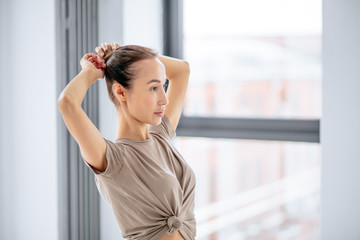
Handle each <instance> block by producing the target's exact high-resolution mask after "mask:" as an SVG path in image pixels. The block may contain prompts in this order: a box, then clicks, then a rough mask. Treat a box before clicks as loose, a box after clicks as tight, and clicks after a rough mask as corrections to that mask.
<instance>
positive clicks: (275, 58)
mask: <svg viewBox="0 0 360 240" xmlns="http://www.w3.org/2000/svg"><path fill="white" fill-rule="evenodd" d="M321 25H322V23H321V1H320V0H290V1H289V0H251V1H249V0H248V1H245V0H222V1H219V0H218V1H216V0H191V1H190V0H184V58H185V59H186V60H187V61H189V63H190V64H191V65H190V66H191V74H190V82H189V88H188V92H187V97H186V101H185V105H184V114H185V115H188V116H194V115H200V116H215V117H216V116H219V117H220V116H221V117H272V118H273V117H276V118H320V116H321V35H322V33H321V31H322V29H321Z"/></svg>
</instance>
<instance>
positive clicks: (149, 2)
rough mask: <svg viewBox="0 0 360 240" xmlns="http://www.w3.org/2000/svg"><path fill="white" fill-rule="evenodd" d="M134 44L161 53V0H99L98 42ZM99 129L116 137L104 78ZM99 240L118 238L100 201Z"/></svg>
mask: <svg viewBox="0 0 360 240" xmlns="http://www.w3.org/2000/svg"><path fill="white" fill-rule="evenodd" d="M113 41H116V42H118V43H119V44H120V45H129V44H138V45H143V46H146V47H150V48H153V49H154V50H156V51H158V52H159V53H162V7H161V0H136V1H133V0H121V1H120V0H99V43H101V42H108V43H111V42H113ZM99 98H100V102H99V108H100V109H99V113H100V127H99V128H100V132H101V133H102V135H103V136H104V137H106V138H108V139H112V140H114V139H115V138H116V110H115V107H114V105H113V104H112V103H111V102H110V100H109V98H108V94H107V90H106V84H105V80H101V81H100V82H99ZM100 218H101V219H100V224H101V226H100V231H101V239H106V240H119V239H122V237H121V231H120V229H119V227H118V225H117V223H116V222H115V218H114V216H113V213H112V211H111V208H110V207H109V205H108V204H107V203H106V202H105V201H104V200H103V199H101V202H100Z"/></svg>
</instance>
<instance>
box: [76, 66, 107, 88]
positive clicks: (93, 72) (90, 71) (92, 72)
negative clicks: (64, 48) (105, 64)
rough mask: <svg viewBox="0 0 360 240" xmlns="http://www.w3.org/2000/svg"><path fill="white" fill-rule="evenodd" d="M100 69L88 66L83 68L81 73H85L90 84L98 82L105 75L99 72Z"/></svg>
mask: <svg viewBox="0 0 360 240" xmlns="http://www.w3.org/2000/svg"><path fill="white" fill-rule="evenodd" d="M99 71H101V70H100V69H94V68H93V67H91V66H87V67H85V68H83V69H81V71H80V73H81V75H83V76H84V77H85V78H86V79H87V80H88V81H89V83H90V84H92V83H94V82H96V81H97V80H99V79H102V78H103V77H104V76H103V74H99Z"/></svg>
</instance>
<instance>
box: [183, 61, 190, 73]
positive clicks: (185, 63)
mask: <svg viewBox="0 0 360 240" xmlns="http://www.w3.org/2000/svg"><path fill="white" fill-rule="evenodd" d="M184 65H185V66H184V69H185V70H184V72H185V73H186V75H190V64H189V62H188V61H184Z"/></svg>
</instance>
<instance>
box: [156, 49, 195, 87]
mask: <svg viewBox="0 0 360 240" xmlns="http://www.w3.org/2000/svg"><path fill="white" fill-rule="evenodd" d="M157 58H159V60H160V61H161V62H162V63H163V64H164V66H165V69H166V76H167V78H168V79H169V80H170V81H171V80H174V79H177V77H178V76H184V75H189V74H190V67H189V63H188V62H187V61H184V60H180V59H177V58H172V57H168V56H163V55H157Z"/></svg>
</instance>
